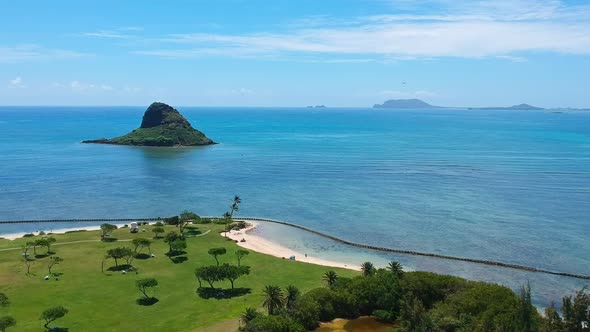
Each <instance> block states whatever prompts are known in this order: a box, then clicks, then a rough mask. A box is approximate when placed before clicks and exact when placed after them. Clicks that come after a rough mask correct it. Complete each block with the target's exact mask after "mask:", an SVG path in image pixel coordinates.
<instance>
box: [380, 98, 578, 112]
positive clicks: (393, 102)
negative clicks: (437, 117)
mask: <svg viewBox="0 0 590 332" xmlns="http://www.w3.org/2000/svg"><path fill="white" fill-rule="evenodd" d="M373 108H398V109H424V108H465V109H469V110H515V111H540V110H545V109H546V108H543V107H537V106H533V105H529V104H525V103H523V104H518V105H513V106H508V107H505V106H493V107H448V106H435V105H431V104H429V103H427V102H425V101H423V100H420V99H390V100H386V101H385V102H383V104H375V105H373ZM550 109H551V108H550ZM556 109H557V110H586V109H582V108H556Z"/></svg>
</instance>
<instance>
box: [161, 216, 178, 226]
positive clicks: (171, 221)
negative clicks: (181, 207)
mask: <svg viewBox="0 0 590 332" xmlns="http://www.w3.org/2000/svg"><path fill="white" fill-rule="evenodd" d="M179 221H180V218H179V217H178V216H174V217H170V218H164V223H166V224H168V225H178V222H179Z"/></svg>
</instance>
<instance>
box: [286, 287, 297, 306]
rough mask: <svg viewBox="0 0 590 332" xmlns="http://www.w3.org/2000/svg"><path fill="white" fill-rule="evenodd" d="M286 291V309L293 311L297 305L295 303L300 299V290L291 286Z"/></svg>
mask: <svg viewBox="0 0 590 332" xmlns="http://www.w3.org/2000/svg"><path fill="white" fill-rule="evenodd" d="M285 291H286V292H287V296H286V297H285V307H287V309H292V308H293V306H294V305H295V301H297V299H298V298H299V295H300V292H299V288H297V287H295V286H293V285H289V286H287V288H285Z"/></svg>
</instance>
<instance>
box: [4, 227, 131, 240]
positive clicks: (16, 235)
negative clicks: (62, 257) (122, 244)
mask: <svg viewBox="0 0 590 332" xmlns="http://www.w3.org/2000/svg"><path fill="white" fill-rule="evenodd" d="M115 225H117V227H118V228H121V227H123V225H128V224H115ZM98 230H100V225H96V226H79V227H69V228H59V229H52V230H44V232H45V234H49V233H51V234H64V233H66V232H72V231H98ZM25 234H34V235H39V232H38V231H37V232H20V233H10V234H0V238H2V239H6V240H16V239H20V238H22V237H23V236H24V235H25Z"/></svg>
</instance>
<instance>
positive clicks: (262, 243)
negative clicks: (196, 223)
mask: <svg viewBox="0 0 590 332" xmlns="http://www.w3.org/2000/svg"><path fill="white" fill-rule="evenodd" d="M236 220H238V221H239V219H236ZM243 221H245V222H247V223H248V227H246V228H244V229H242V230H239V231H235V230H232V231H229V232H228V233H227V237H229V238H231V239H232V240H235V241H237V244H238V245H239V246H240V247H243V248H244V249H249V250H252V251H256V252H259V253H262V254H267V255H271V256H275V257H279V258H285V259H288V258H289V257H291V256H295V260H296V261H298V262H303V263H309V264H316V265H322V266H330V267H339V268H343V269H349V270H356V271H359V270H360V267H357V266H356V265H350V264H346V263H342V262H335V261H330V260H325V259H321V258H317V257H313V256H310V255H309V254H308V255H307V257H305V254H303V253H300V252H297V251H294V250H292V249H289V248H287V247H284V246H282V245H280V244H278V243H275V242H272V241H270V240H268V239H265V238H263V237H261V236H258V235H255V234H252V231H253V230H254V229H256V227H257V226H258V225H259V222H257V221H252V220H243ZM220 234H221V236H226V232H222V233H220ZM242 239H244V240H246V242H240V241H241V240H242Z"/></svg>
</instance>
